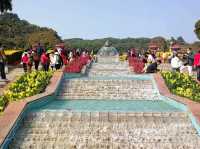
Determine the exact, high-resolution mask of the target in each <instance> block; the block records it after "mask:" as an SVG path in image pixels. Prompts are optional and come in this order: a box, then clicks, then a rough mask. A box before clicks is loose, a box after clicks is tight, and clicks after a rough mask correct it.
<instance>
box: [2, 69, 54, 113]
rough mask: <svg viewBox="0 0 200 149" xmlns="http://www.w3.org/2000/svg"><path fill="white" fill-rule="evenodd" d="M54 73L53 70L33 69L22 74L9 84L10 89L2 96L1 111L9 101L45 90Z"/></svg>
mask: <svg viewBox="0 0 200 149" xmlns="http://www.w3.org/2000/svg"><path fill="white" fill-rule="evenodd" d="M52 74H53V72H52V71H49V72H45V71H33V72H31V73H26V74H24V75H23V76H21V77H20V78H19V79H18V80H17V81H16V82H13V83H12V84H11V85H10V86H9V89H8V90H7V91H5V93H4V95H3V96H0V111H3V109H4V107H5V106H6V104H7V103H8V102H12V101H17V100H21V99H23V98H25V97H30V96H33V95H36V94H39V93H41V92H44V90H45V88H46V86H47V85H48V84H49V81H50V79H51V77H52Z"/></svg>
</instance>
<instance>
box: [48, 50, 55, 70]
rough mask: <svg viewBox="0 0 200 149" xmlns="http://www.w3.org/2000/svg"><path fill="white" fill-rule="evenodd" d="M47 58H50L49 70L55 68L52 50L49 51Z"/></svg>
mask: <svg viewBox="0 0 200 149" xmlns="http://www.w3.org/2000/svg"><path fill="white" fill-rule="evenodd" d="M49 60H50V67H51V70H54V68H55V58H54V52H51V53H50V55H49Z"/></svg>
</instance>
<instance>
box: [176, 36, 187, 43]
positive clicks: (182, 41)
mask: <svg viewBox="0 0 200 149" xmlns="http://www.w3.org/2000/svg"><path fill="white" fill-rule="evenodd" d="M176 41H177V42H178V43H180V44H185V43H186V42H185V40H184V39H183V37H182V36H179V37H178V38H177V40H176Z"/></svg>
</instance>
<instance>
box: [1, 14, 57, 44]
mask: <svg viewBox="0 0 200 149" xmlns="http://www.w3.org/2000/svg"><path fill="white" fill-rule="evenodd" d="M41 38H43V39H41ZM43 41H44V43H43ZM60 41H61V38H60V37H59V36H58V34H57V33H56V31H54V30H53V29H50V28H46V27H39V26H37V25H33V24H30V23H29V22H27V21H26V20H21V19H20V18H19V17H18V16H17V14H12V13H4V14H2V15H0V43H2V44H3V45H4V46H6V47H7V48H14V47H16V48H25V47H27V46H29V45H32V44H33V42H41V43H42V44H46V45H47V46H51V45H52V44H54V43H57V42H60Z"/></svg>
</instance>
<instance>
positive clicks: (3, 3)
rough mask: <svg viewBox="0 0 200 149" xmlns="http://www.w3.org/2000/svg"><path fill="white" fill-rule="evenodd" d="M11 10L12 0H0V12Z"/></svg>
mask: <svg viewBox="0 0 200 149" xmlns="http://www.w3.org/2000/svg"><path fill="white" fill-rule="evenodd" d="M8 10H10V11H11V10H12V0H0V12H1V13H4V12H7V11H8Z"/></svg>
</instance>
